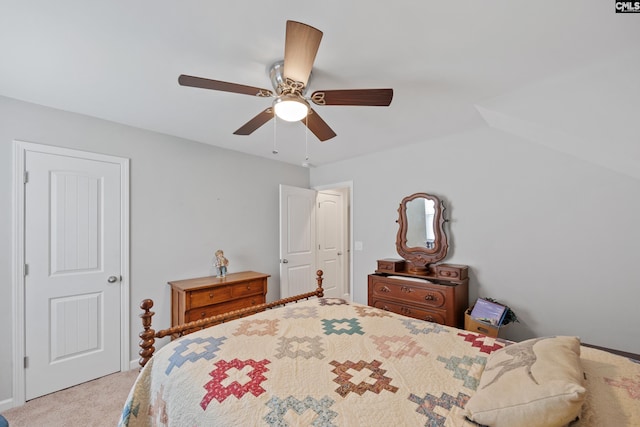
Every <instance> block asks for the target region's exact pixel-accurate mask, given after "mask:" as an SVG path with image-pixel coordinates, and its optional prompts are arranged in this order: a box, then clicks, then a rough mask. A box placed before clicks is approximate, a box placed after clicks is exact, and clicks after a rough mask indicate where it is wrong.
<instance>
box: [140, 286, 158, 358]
mask: <svg viewBox="0 0 640 427" xmlns="http://www.w3.org/2000/svg"><path fill="white" fill-rule="evenodd" d="M151 307H153V301H152V300H150V299H145V300H142V302H141V303H140V308H141V309H142V310H144V312H143V313H142V314H140V318H141V319H142V328H143V329H144V330H143V331H142V332H140V334H138V336H139V337H140V339H141V340H140V343H139V345H140V351H139V352H138V354H139V355H140V359H139V360H138V363H139V364H140V369H142V368H143V367H144V365H146V364H147V362H148V361H149V359H151V356H153V352H154V351H156V348H155V347H154V346H153V344H154V343H155V342H156V340H155V335H156V331H154V330H153V329H151V318H152V317H153V315H154V314H156V313H154V312H153V311H151Z"/></svg>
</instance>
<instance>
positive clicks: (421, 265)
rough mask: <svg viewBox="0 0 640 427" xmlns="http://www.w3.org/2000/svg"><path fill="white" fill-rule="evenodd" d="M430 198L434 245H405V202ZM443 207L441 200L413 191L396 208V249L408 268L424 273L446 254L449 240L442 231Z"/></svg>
mask: <svg viewBox="0 0 640 427" xmlns="http://www.w3.org/2000/svg"><path fill="white" fill-rule="evenodd" d="M420 198H423V199H428V200H432V201H433V204H434V209H435V214H434V217H433V231H434V236H435V239H434V245H433V248H427V247H420V246H417V247H409V246H407V230H408V227H409V224H408V220H407V203H409V202H411V201H413V200H416V199H420ZM444 210H445V207H444V205H443V203H442V201H441V200H440V199H439V198H438V197H436V196H433V195H431V194H427V193H414V194H412V195H410V196H407V197H405V198H404V199H402V202H400V207H399V208H398V220H397V221H396V222H397V223H398V226H399V228H398V234H397V236H396V249H397V251H398V254H399V255H400V256H401V257H402V258H404V259H405V260H406V261H408V264H409V265H408V270H409V271H410V272H414V273H425V272H428V271H429V265H430V264H434V263H436V262H438V261H441V260H443V259H444V258H445V257H446V256H447V251H448V249H449V242H448V240H447V234H446V233H445V231H444V223H445V222H446V221H447V220H446V219H445V218H444Z"/></svg>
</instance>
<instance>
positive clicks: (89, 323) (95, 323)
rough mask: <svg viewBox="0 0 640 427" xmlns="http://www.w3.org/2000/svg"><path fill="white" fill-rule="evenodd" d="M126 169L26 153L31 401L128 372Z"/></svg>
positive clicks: (26, 283)
mask: <svg viewBox="0 0 640 427" xmlns="http://www.w3.org/2000/svg"><path fill="white" fill-rule="evenodd" d="M69 151H70V150H69ZM121 167H122V165H120V164H115V163H111V162H103V161H98V160H88V159H83V158H79V157H74V156H69V155H59V154H51V153H42V152H34V151H26V153H25V170H26V172H27V174H28V175H27V176H28V179H27V182H26V184H25V190H24V191H25V194H24V211H25V216H24V230H25V235H24V246H25V252H24V253H25V264H26V266H25V269H26V270H27V271H26V272H25V273H26V275H25V281H24V287H25V294H24V295H25V317H24V319H25V320H24V332H25V356H26V360H25V396H26V399H27V400H29V399H32V398H34V397H38V396H41V395H44V394H47V393H51V392H53V391H57V390H60V389H63V388H66V387H69V386H72V385H76V384H79V383H82V382H85V381H89V380H92V379H95V378H98V377H100V376H104V375H107V374H110V373H113V372H117V371H120V370H121V345H122V343H121V333H122V331H121V310H127V311H128V307H121V293H120V291H121V290H120V287H121V275H122V274H123V271H122V265H121V264H122V263H121V240H122V236H121V232H122V228H121V227H122V226H123V224H122V223H121V221H122V215H121V209H122V206H121V205H122V202H121V192H122V189H121Z"/></svg>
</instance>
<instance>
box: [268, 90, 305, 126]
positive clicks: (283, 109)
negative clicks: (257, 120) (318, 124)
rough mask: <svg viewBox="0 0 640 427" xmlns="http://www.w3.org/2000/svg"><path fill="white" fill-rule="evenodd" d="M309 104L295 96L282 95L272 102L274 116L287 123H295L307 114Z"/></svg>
mask: <svg viewBox="0 0 640 427" xmlns="http://www.w3.org/2000/svg"><path fill="white" fill-rule="evenodd" d="M309 109H310V107H309V103H308V102H307V101H306V100H305V99H304V98H302V97H300V96H296V95H282V96H280V97H278V98H276V100H275V101H273V111H274V112H275V114H276V116H278V117H279V118H281V119H282V120H285V121H287V122H297V121H300V120H302V119H304V118H305V117H306V116H307V114H309Z"/></svg>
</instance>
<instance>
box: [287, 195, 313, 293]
mask: <svg viewBox="0 0 640 427" xmlns="http://www.w3.org/2000/svg"><path fill="white" fill-rule="evenodd" d="M315 202H316V192H315V191H314V190H309V189H307V188H298V187H291V186H288V185H280V298H286V297H290V296H293V295H297V294H301V293H305V292H312V291H313V290H315V289H316V287H317V286H316V281H315V276H316V273H315V272H316V262H315V256H316V251H315V247H316V215H315V204H316V203H315Z"/></svg>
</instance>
